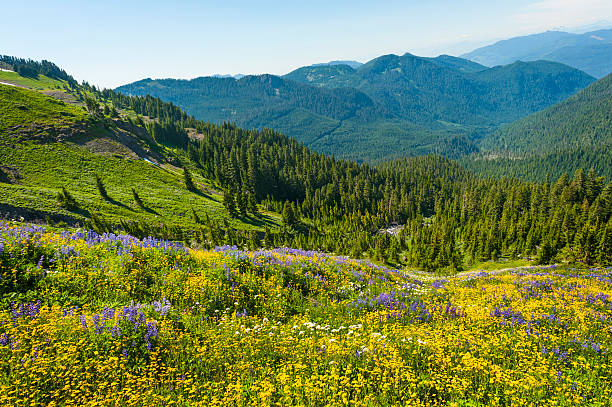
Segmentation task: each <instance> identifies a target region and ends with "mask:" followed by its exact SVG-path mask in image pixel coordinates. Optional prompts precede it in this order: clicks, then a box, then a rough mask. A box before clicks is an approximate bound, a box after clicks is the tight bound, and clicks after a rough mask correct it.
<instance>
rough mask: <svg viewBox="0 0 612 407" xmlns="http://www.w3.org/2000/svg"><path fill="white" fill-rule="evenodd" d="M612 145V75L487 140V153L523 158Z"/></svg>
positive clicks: (504, 128) (505, 127)
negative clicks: (562, 150) (564, 150)
mask: <svg viewBox="0 0 612 407" xmlns="http://www.w3.org/2000/svg"><path fill="white" fill-rule="evenodd" d="M611 142H612V75H608V76H607V77H605V78H603V79H600V80H598V81H597V82H595V83H593V84H591V85H590V86H588V87H587V88H585V89H583V90H581V91H580V92H578V93H577V94H576V95H574V96H572V97H570V98H568V99H566V100H564V101H562V102H560V103H558V104H556V105H554V106H552V107H549V108H548V109H546V110H543V111H540V112H537V113H534V114H532V115H530V116H527V117H525V118H523V119H520V120H518V121H516V122H514V123H511V124H509V125H506V126H503V127H501V128H500V129H499V130H497V131H496V132H494V133H492V134H491V135H489V136H487V137H485V138H483V140H482V142H481V144H480V147H481V149H482V150H483V151H497V152H507V153H510V154H514V155H521V154H525V153H532V152H547V151H551V150H554V149H558V148H574V147H589V146H602V145H607V144H609V143H611Z"/></svg>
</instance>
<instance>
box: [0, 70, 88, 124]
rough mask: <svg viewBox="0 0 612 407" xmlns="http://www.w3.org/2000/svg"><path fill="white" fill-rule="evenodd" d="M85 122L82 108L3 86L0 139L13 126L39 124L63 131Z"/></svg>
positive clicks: (0, 91)
mask: <svg viewBox="0 0 612 407" xmlns="http://www.w3.org/2000/svg"><path fill="white" fill-rule="evenodd" d="M0 73H7V72H0ZM9 73H10V72H9ZM85 118H86V112H85V110H84V109H83V108H81V107H78V106H72V105H69V104H66V103H64V102H62V101H61V100H58V99H55V98H52V97H50V96H46V95H43V94H41V93H38V92H35V91H32V90H28V89H22V88H17V87H15V86H9V85H2V84H0V135H1V134H3V133H5V132H6V130H7V129H8V128H10V127H14V126H25V125H29V124H32V123H36V124H40V125H48V126H53V127H62V126H66V125H69V124H73V123H76V122H77V121H82V120H84V119H85Z"/></svg>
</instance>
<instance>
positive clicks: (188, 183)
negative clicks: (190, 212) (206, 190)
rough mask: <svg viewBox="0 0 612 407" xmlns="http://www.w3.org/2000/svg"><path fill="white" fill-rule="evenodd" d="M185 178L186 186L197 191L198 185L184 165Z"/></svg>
mask: <svg viewBox="0 0 612 407" xmlns="http://www.w3.org/2000/svg"><path fill="white" fill-rule="evenodd" d="M183 179H184V181H185V188H187V190H189V191H195V190H196V186H195V184H194V183H193V178H191V172H190V171H189V169H188V168H187V167H183Z"/></svg>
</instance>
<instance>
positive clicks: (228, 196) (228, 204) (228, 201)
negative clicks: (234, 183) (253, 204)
mask: <svg viewBox="0 0 612 407" xmlns="http://www.w3.org/2000/svg"><path fill="white" fill-rule="evenodd" d="M223 206H225V209H226V210H227V212H228V213H229V215H230V216H231V217H232V218H235V217H236V215H237V213H236V201H235V200H234V195H233V194H232V191H230V190H229V189H228V190H226V191H225V192H224V193H223Z"/></svg>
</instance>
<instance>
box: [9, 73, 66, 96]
mask: <svg viewBox="0 0 612 407" xmlns="http://www.w3.org/2000/svg"><path fill="white" fill-rule="evenodd" d="M0 82H10V83H14V84H16V85H19V86H25V87H27V88H30V89H34V90H41V91H42V90H56V89H64V85H66V82H64V81H60V80H57V79H52V78H49V77H47V76H45V75H38V78H36V79H34V78H26V77H25V76H21V75H19V74H18V73H17V72H7V71H0Z"/></svg>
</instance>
